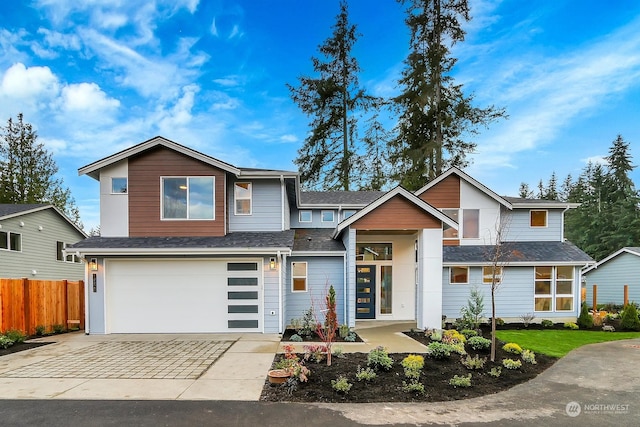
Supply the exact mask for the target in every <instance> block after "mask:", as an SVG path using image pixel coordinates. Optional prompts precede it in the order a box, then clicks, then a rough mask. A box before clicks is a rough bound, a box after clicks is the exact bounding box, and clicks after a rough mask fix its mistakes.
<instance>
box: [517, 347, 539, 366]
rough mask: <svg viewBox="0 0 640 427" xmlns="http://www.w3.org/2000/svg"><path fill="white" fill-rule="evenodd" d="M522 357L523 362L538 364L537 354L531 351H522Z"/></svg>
mask: <svg viewBox="0 0 640 427" xmlns="http://www.w3.org/2000/svg"><path fill="white" fill-rule="evenodd" d="M520 357H521V358H522V360H524V361H525V362H527V363H530V364H532V365H535V364H536V363H538V362H536V354H535V353H534V352H533V351H531V350H522V354H521V355H520Z"/></svg>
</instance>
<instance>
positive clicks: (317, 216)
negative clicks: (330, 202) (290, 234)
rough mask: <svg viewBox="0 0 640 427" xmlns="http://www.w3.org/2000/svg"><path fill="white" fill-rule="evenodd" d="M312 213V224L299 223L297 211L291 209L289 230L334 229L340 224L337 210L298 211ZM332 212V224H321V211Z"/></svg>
mask: <svg viewBox="0 0 640 427" xmlns="http://www.w3.org/2000/svg"><path fill="white" fill-rule="evenodd" d="M300 210H303V211H312V220H313V221H312V222H300V216H299V210H298V209H297V208H293V209H291V228H335V227H336V226H337V225H338V223H339V222H340V218H339V215H338V210H337V209H300ZM331 210H332V211H333V222H322V211H331Z"/></svg>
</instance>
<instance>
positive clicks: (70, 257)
mask: <svg viewBox="0 0 640 427" xmlns="http://www.w3.org/2000/svg"><path fill="white" fill-rule="evenodd" d="M66 247H67V244H66V243H64V242H56V259H57V260H58V261H63V262H82V261H81V260H80V258H79V257H76V255H75V254H72V253H68V254H67V256H66V257H65V256H64V252H63V251H64V249H65V248H66Z"/></svg>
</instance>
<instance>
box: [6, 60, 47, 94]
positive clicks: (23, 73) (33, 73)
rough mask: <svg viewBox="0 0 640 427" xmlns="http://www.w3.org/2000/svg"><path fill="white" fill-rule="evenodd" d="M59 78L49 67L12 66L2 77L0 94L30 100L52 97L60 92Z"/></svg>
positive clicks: (20, 64)
mask: <svg viewBox="0 0 640 427" xmlns="http://www.w3.org/2000/svg"><path fill="white" fill-rule="evenodd" d="M59 86H60V85H59V82H58V78H57V77H56V76H55V75H53V73H52V72H51V69H50V68H49V67H30V68H27V67H25V65H24V64H22V63H20V62H19V63H17V64H14V65H12V66H11V67H10V68H9V69H8V70H7V71H6V72H5V73H4V76H2V83H1V84H0V94H1V95H4V96H7V97H9V98H13V99H23V100H29V99H30V98H31V99H36V98H40V97H52V96H55V95H56V94H57V93H58V92H59V90H60V89H59Z"/></svg>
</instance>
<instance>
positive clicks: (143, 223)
mask: <svg viewBox="0 0 640 427" xmlns="http://www.w3.org/2000/svg"><path fill="white" fill-rule="evenodd" d="M163 176H215V220H211V221H209V220H169V221H163V220H161V219H160V177H163ZM225 179H226V174H225V172H224V171H222V170H220V169H217V168H214V167H212V166H210V165H207V164H206V163H202V162H200V161H198V160H195V159H192V158H190V157H187V156H185V155H183V154H180V153H177V152H175V151H173V150H169V149H167V148H157V149H154V150H150V151H147V152H144V153H142V154H140V155H139V156H136V157H132V158H130V159H129V236H131V237H151V236H160V237H169V236H224V233H225V197H224V193H225V186H226V184H225Z"/></svg>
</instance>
